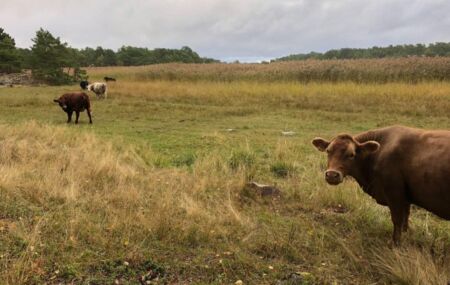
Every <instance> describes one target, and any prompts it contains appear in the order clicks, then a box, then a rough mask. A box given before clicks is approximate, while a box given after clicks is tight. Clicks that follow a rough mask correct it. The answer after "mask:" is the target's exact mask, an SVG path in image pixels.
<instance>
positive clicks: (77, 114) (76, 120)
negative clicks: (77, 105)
mask: <svg viewBox="0 0 450 285" xmlns="http://www.w3.org/2000/svg"><path fill="white" fill-rule="evenodd" d="M79 117H80V112H79V111H75V124H78V118H79Z"/></svg>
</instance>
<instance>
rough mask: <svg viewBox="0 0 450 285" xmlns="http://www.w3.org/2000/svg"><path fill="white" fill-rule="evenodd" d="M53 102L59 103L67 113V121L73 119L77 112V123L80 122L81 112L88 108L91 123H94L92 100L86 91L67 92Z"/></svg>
mask: <svg viewBox="0 0 450 285" xmlns="http://www.w3.org/2000/svg"><path fill="white" fill-rule="evenodd" d="M53 102H56V103H58V104H59V106H60V107H61V108H62V109H63V111H64V112H66V113H67V123H70V122H71V121H72V114H73V112H75V114H76V118H75V124H78V118H79V117H80V112H83V111H84V110H86V111H87V114H88V117H89V123H90V124H92V118H91V102H90V101H89V96H88V95H87V94H86V93H84V92H79V93H66V94H64V95H62V96H61V97H59V98H58V99H55V100H53Z"/></svg>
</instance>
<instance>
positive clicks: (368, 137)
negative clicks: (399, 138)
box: [352, 130, 383, 196]
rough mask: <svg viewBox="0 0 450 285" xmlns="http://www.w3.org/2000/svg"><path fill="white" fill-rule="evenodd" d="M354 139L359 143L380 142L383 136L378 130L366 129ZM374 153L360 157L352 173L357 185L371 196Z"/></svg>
mask: <svg viewBox="0 0 450 285" xmlns="http://www.w3.org/2000/svg"><path fill="white" fill-rule="evenodd" d="M355 140H357V141H358V142H359V143H364V142H367V141H376V142H378V143H380V144H382V140H383V136H382V133H381V132H380V131H377V130H375V131H368V132H364V133H361V134H359V135H357V136H355ZM375 157H376V154H371V155H368V156H366V157H364V158H362V159H361V160H360V162H359V165H358V167H357V171H356V172H355V173H353V174H352V176H353V178H355V180H356V181H357V182H358V184H359V186H361V188H362V189H363V190H364V192H366V193H367V194H369V195H371V196H372V189H371V186H372V180H373V177H374V173H373V172H374V164H375Z"/></svg>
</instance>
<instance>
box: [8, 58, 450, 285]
mask: <svg viewBox="0 0 450 285" xmlns="http://www.w3.org/2000/svg"><path fill="white" fill-rule="evenodd" d="M159 67H160V68H162V69H164V68H169V69H170V68H171V67H170V66H169V67H165V66H164V65H162V66H159ZM185 67H186V68H189V65H186V66H185ZM269 67H270V65H266V66H265V67H264V68H269ZM154 68H156V67H151V68H150V69H154ZM192 68H193V69H194V70H193V71H192V73H193V74H198V73H199V72H200V73H201V72H202V70H201V68H202V67H198V66H197V67H192ZM206 68H209V67H206ZM199 69H200V71H199ZM148 72H149V69H146V68H131V67H130V68H123V67H119V68H93V69H91V70H88V74H89V75H90V76H91V78H90V79H91V80H92V81H93V80H95V79H97V80H100V79H101V78H103V77H104V76H112V77H115V78H117V79H118V81H117V82H110V83H108V86H109V90H108V99H107V100H98V99H96V98H95V94H94V93H91V94H90V97H91V104H92V116H93V117H92V119H93V125H89V124H88V119H87V115H86V113H82V114H81V115H80V124H78V125H74V124H66V123H65V121H66V115H65V114H64V113H63V112H62V110H61V109H60V108H59V107H58V106H57V105H56V104H54V103H53V102H52V100H53V99H54V98H57V97H59V96H60V95H61V94H63V93H65V92H68V91H74V90H75V91H77V90H79V86H77V85H73V86H62V87H49V86H41V87H26V86H23V87H16V88H2V89H0V280H2V282H1V283H2V284H42V283H47V284H60V283H63V284H113V283H114V282H116V284H231V283H234V282H236V281H237V280H242V281H243V283H244V284H446V282H448V281H449V280H450V223H449V222H448V221H443V220H440V219H438V218H436V217H435V216H433V215H432V214H430V213H427V212H426V211H424V210H421V209H418V208H413V210H412V213H411V230H410V232H408V233H407V234H405V235H404V236H403V244H402V246H401V247H400V248H395V249H392V246H391V231H392V224H391V221H390V216H389V212H388V210H387V208H385V207H381V206H378V205H377V204H376V203H375V201H374V200H372V199H371V198H370V197H369V196H368V195H366V194H364V193H363V192H362V190H360V189H359V187H358V186H357V185H356V183H355V182H354V181H352V180H348V181H346V182H345V183H343V184H342V185H339V186H337V187H332V186H329V185H327V184H326V182H325V181H324V179H323V169H324V167H325V159H326V158H325V157H324V155H323V154H321V153H319V152H317V151H316V150H315V149H314V147H313V146H312V145H311V140H312V139H313V138H314V137H316V136H322V137H325V138H332V137H333V136H334V135H336V134H338V133H342V132H349V133H351V134H356V133H358V132H362V131H365V130H368V129H371V128H377V127H381V126H387V125H391V124H404V125H408V126H415V127H421V128H429V129H434V128H441V129H450V83H448V82H445V81H444V82H441V81H432V80H429V81H421V82H419V83H414V84H412V83H408V82H391V83H383V84H380V83H376V82H368V83H354V82H349V81H338V82H334V83H330V82H310V83H304V82H303V83H302V82H298V81H295V80H273V81H264V80H252V78H247V80H210V79H208V77H207V75H208V74H211V72H210V71H208V70H207V71H206V72H204V76H199V78H196V79H195V80H194V79H192V78H184V77H182V76H181V75H180V76H181V77H182V78H181V79H180V78H179V77H177V73H176V71H170V72H169V73H170V74H172V75H171V76H169V77H167V78H166V77H165V76H161V77H158V78H156V77H155V76H149V75H148ZM196 72H197V73H196ZM230 72H231V73H232V71H230ZM219 73H220V72H217V73H216V74H219ZM155 78H156V79H155ZM282 131H292V132H294V134H293V135H292V136H284V135H282V134H281V132H282ZM249 181H256V182H259V183H264V184H271V185H276V186H277V187H278V188H279V189H281V191H282V193H283V195H282V197H281V198H279V199H275V200H272V199H267V198H260V197H258V196H257V195H254V194H252V193H251V191H249V190H248V189H246V188H245V184H246V182H249ZM277 282H279V283H277ZM289 282H291V283H289ZM292 282H298V283H292Z"/></svg>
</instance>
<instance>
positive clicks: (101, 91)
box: [80, 81, 108, 99]
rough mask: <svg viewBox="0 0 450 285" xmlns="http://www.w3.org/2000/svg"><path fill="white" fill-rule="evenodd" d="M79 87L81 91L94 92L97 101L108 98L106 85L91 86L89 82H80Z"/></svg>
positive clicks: (99, 83) (100, 83) (97, 83)
mask: <svg viewBox="0 0 450 285" xmlns="http://www.w3.org/2000/svg"><path fill="white" fill-rule="evenodd" d="M80 87H81V88H82V89H83V90H88V91H92V92H94V93H95V95H96V96H97V98H99V99H106V97H108V88H107V86H106V83H103V82H94V83H92V84H89V82H87V81H81V82H80Z"/></svg>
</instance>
